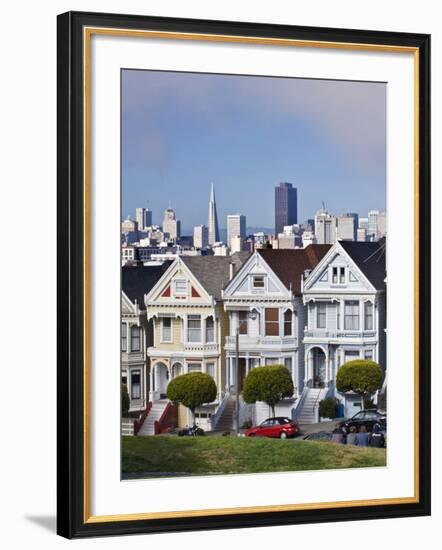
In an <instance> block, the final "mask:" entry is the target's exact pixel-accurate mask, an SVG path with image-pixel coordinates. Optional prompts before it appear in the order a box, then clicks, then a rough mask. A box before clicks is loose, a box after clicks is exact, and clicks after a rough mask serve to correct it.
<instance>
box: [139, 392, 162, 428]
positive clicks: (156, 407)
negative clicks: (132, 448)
mask: <svg viewBox="0 0 442 550" xmlns="http://www.w3.org/2000/svg"><path fill="white" fill-rule="evenodd" d="M168 403H169V401H168V400H167V399H161V400H160V401H154V402H153V403H152V407H151V409H150V411H149V414H148V415H147V416H146V418H145V420H144V422H143V425H142V426H141V428H140V430H139V432H138V434H137V435H155V431H154V424H155V421H158V420H159V419H160V418H161V415H162V414H163V412H164V409H165V408H166V407H167V405H168Z"/></svg>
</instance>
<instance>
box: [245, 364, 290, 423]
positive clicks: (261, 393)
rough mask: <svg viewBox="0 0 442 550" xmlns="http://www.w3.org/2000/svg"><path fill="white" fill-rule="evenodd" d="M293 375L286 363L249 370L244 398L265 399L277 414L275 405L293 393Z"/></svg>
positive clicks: (253, 401)
mask: <svg viewBox="0 0 442 550" xmlns="http://www.w3.org/2000/svg"><path fill="white" fill-rule="evenodd" d="M293 391H294V387H293V381H292V377H291V376H290V372H289V370H288V368H287V367H285V366H284V365H266V366H265V367H256V368H254V369H252V370H251V371H249V374H248V375H247V376H246V379H245V381H244V390H243V398H244V401H245V402H246V403H256V402H257V401H264V402H265V403H267V405H269V407H271V409H272V414H273V416H275V405H276V403H278V401H281V399H283V398H284V397H291V396H292V395H293Z"/></svg>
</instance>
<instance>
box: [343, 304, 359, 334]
mask: <svg viewBox="0 0 442 550" xmlns="http://www.w3.org/2000/svg"><path fill="white" fill-rule="evenodd" d="M344 329H345V330H359V301H358V300H346V301H345V302H344Z"/></svg>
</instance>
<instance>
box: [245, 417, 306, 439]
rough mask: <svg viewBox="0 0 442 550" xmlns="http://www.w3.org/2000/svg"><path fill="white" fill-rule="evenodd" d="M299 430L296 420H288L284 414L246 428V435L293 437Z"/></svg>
mask: <svg viewBox="0 0 442 550" xmlns="http://www.w3.org/2000/svg"><path fill="white" fill-rule="evenodd" d="M298 432H299V426H298V424H297V422H294V421H293V420H290V418H287V417H285V416H277V417H275V418H267V420H264V422H262V423H261V424H260V425H259V426H253V427H252V428H249V429H248V430H246V433H245V435H246V436H247V437H279V438H280V439H287V437H294V436H295V435H296V434H297V433H298Z"/></svg>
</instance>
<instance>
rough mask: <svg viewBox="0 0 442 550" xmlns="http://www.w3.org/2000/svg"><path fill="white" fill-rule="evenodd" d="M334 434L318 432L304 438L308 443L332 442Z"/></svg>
mask: <svg viewBox="0 0 442 550" xmlns="http://www.w3.org/2000/svg"><path fill="white" fill-rule="evenodd" d="M332 435H333V434H332V432H326V431H322V432H316V433H312V434H307V435H306V436H304V437H303V439H305V440H306V441H331V439H332Z"/></svg>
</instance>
